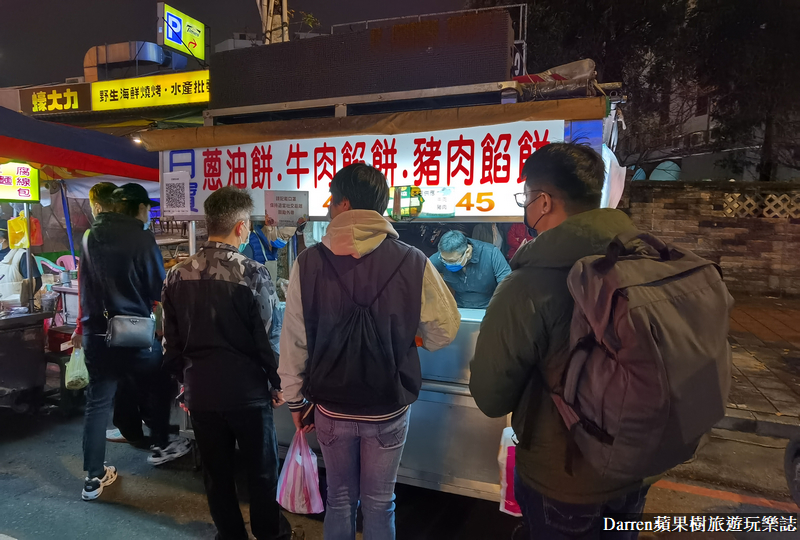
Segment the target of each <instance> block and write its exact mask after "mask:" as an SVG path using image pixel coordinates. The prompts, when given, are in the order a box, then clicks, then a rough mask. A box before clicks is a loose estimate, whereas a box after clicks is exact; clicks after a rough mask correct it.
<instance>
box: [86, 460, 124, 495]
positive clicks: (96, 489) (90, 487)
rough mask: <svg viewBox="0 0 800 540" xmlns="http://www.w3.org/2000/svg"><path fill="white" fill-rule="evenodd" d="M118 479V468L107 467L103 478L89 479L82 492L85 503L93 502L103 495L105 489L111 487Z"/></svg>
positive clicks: (87, 478)
mask: <svg viewBox="0 0 800 540" xmlns="http://www.w3.org/2000/svg"><path fill="white" fill-rule="evenodd" d="M116 479H117V469H116V467H106V472H105V474H104V475H103V478H97V477H95V478H89V477H88V476H87V477H86V480H84V482H83V491H82V492H81V499H83V500H84V501H93V500H95V499H96V498H98V497H99V496H100V494H101V493H103V488H104V487H106V486H110V485H111V484H113V483H114V482H115V481H116Z"/></svg>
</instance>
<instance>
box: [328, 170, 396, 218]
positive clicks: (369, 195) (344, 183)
mask: <svg viewBox="0 0 800 540" xmlns="http://www.w3.org/2000/svg"><path fill="white" fill-rule="evenodd" d="M342 199H347V200H348V201H350V208H352V209H353V210H375V211H376V212H378V213H379V214H381V215H383V213H384V212H386V207H387V206H389V185H388V184H387V183H386V177H385V176H384V175H383V173H382V172H381V171H379V170H378V169H376V168H375V167H372V166H371V165H367V164H366V163H353V164H352V165H348V166H347V167H344V168H342V169H340V170H339V172H337V173H336V175H335V176H334V177H333V180H332V181H331V202H332V203H333V204H340V203H341V202H342Z"/></svg>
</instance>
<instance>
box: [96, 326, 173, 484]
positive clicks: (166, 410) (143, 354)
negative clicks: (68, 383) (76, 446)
mask: <svg viewBox="0 0 800 540" xmlns="http://www.w3.org/2000/svg"><path fill="white" fill-rule="evenodd" d="M83 350H84V353H85V355H86V369H87V370H88V371H89V386H87V387H86V412H85V414H84V423H83V468H84V470H85V471H86V472H87V476H88V477H89V478H94V477H98V478H102V477H103V475H104V474H105V469H104V462H105V459H106V428H107V427H108V421H109V419H110V418H111V412H112V402H113V400H114V394H115V393H116V391H117V381H118V380H121V379H123V378H125V379H131V380H132V381H133V384H135V385H136V386H137V388H138V389H139V390H140V391H141V392H142V393H143V394H144V395H145V400H146V402H147V408H148V410H149V411H150V416H151V424H149V425H150V430H151V432H152V437H153V441H152V442H153V444H155V445H156V446H160V447H162V448H163V447H165V446H167V444H168V442H169V415H170V408H171V401H172V399H173V398H174V397H175V396H174V395H171V394H170V388H171V385H172V382H171V380H170V377H169V375H168V374H167V373H166V372H165V371H163V370H162V369H161V359H162V355H161V343H160V342H158V341H154V342H153V348H152V350H150V351H148V350H147V349H143V350H139V349H122V348H109V347H107V346H106V344H105V336H94V335H88V336H83Z"/></svg>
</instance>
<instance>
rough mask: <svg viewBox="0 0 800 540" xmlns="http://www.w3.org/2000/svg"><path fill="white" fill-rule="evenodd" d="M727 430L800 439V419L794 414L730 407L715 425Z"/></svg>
mask: <svg viewBox="0 0 800 540" xmlns="http://www.w3.org/2000/svg"><path fill="white" fill-rule="evenodd" d="M714 427H715V428H717V429H724V430H727V431H740V432H743V433H755V434H756V435H763V436H765V437H778V438H781V439H795V438H799V439H800V419H798V418H796V417H794V416H777V415H775V414H765V413H759V412H753V411H745V410H742V409H732V408H730V407H728V408H727V409H726V411H725V417H724V418H723V419H722V420H720V421H719V422H717V424H716V425H715V426H714Z"/></svg>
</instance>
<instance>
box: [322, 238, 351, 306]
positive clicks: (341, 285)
mask: <svg viewBox="0 0 800 540" xmlns="http://www.w3.org/2000/svg"><path fill="white" fill-rule="evenodd" d="M314 247H315V248H316V249H317V251H318V252H319V256H320V257H321V258H322V264H323V265H324V266H326V267H328V270H330V271H331V273H333V277H335V278H336V282H337V283H338V284H339V288H341V289H342V292H344V294H345V295H347V297H348V298H349V299H350V301H351V302H352V303H354V304H355V305H358V304H357V303H356V301H355V299H354V298H353V295H352V294H351V293H350V291H348V290H347V287H345V286H344V283H342V278H341V277H340V276H339V272H337V271H336V268H334V266H333V263H331V260H330V259H329V258H328V255H327V254H326V253H325V251H327V249H328V248H326V247H325V246H324V245H322V242H320V243H319V244H317V245H316V246H314Z"/></svg>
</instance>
